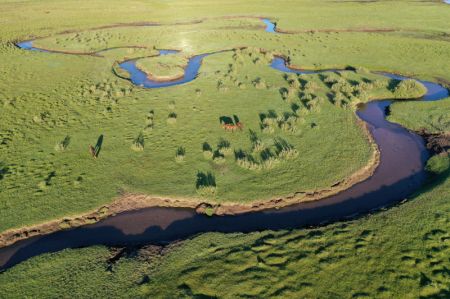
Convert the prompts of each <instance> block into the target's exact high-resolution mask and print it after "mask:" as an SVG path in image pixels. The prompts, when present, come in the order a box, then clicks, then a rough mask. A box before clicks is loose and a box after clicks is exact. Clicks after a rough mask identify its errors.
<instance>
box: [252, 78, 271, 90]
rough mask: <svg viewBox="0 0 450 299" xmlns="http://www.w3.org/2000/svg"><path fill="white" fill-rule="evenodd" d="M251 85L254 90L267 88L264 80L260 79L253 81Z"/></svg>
mask: <svg viewBox="0 0 450 299" xmlns="http://www.w3.org/2000/svg"><path fill="white" fill-rule="evenodd" d="M252 83H253V86H254V87H255V88H256V89H266V88H267V84H266V81H264V79H262V78H259V77H258V78H256V79H255V80H253V82H252Z"/></svg>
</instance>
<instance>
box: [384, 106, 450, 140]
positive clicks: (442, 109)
mask: <svg viewBox="0 0 450 299" xmlns="http://www.w3.org/2000/svg"><path fill="white" fill-rule="evenodd" d="M391 111H392V114H391V115H390V116H389V117H388V120H389V121H392V122H396V123H401V124H404V125H405V126H406V127H408V128H410V129H411V130H415V131H419V130H421V129H427V130H428V131H429V132H430V133H441V132H450V118H449V117H448V116H449V115H450V98H447V99H444V100H441V101H437V102H420V103H417V102H397V103H394V104H393V105H391Z"/></svg>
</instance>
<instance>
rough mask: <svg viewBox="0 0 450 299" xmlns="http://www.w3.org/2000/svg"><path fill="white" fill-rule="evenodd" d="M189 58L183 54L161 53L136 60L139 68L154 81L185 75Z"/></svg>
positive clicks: (171, 79) (174, 78)
mask: <svg viewBox="0 0 450 299" xmlns="http://www.w3.org/2000/svg"><path fill="white" fill-rule="evenodd" d="M187 63H188V58H186V57H184V56H183V55H180V54H179V55H177V54H174V55H160V56H156V57H148V58H141V59H138V60H136V66H137V68H138V69H140V70H141V71H143V72H144V73H146V74H147V76H148V78H149V79H150V80H153V81H160V82H164V81H173V80H177V79H180V78H182V77H183V76H184V69H185V67H186V65H187Z"/></svg>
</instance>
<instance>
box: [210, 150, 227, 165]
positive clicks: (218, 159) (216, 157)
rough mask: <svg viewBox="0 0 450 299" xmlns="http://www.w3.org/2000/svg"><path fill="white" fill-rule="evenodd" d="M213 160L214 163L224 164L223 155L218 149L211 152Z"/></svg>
mask: <svg viewBox="0 0 450 299" xmlns="http://www.w3.org/2000/svg"><path fill="white" fill-rule="evenodd" d="M212 159H213V162H214V163H216V164H224V163H225V162H226V159H225V155H224V154H222V153H221V152H219V150H215V151H214V152H213V157H212Z"/></svg>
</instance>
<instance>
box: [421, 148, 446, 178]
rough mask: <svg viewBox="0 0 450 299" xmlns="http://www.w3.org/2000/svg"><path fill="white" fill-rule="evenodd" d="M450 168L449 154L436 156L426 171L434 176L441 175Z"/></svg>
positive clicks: (426, 167)
mask: <svg viewBox="0 0 450 299" xmlns="http://www.w3.org/2000/svg"><path fill="white" fill-rule="evenodd" d="M449 168H450V157H449V155H448V154H447V153H443V154H440V155H435V156H433V157H431V158H430V159H429V160H428V161H427V165H426V166H425V170H426V171H428V172H431V173H433V174H437V175H438V174H441V173H444V172H446V171H447V170H448V169H449Z"/></svg>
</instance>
